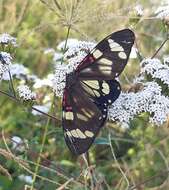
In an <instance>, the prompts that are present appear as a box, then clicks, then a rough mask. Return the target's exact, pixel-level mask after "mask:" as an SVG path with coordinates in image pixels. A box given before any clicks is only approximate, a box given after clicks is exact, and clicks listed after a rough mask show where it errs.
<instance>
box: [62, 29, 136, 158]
mask: <svg viewBox="0 0 169 190" xmlns="http://www.w3.org/2000/svg"><path fill="white" fill-rule="evenodd" d="M134 40H135V35H134V33H133V32H132V31H131V30H130V29H124V30H120V31H117V32H114V33H112V34H110V35H109V36H107V37H106V38H104V39H103V40H102V41H100V42H99V43H98V44H97V45H96V47H95V48H94V49H93V50H92V51H91V52H90V53H89V54H88V55H87V56H86V57H85V58H84V59H83V60H82V62H81V63H79V65H78V67H77V68H76V69H75V71H73V72H71V73H69V74H67V76H66V86H65V89H64V93H63V100H62V126H63V131H64V137H65V141H66V144H67V146H68V148H69V149H70V151H71V152H72V153H73V154H76V155H80V154H82V153H85V152H86V151H88V149H89V148H90V146H91V145H92V143H93V141H94V140H95V138H96V136H97V134H98V133H99V131H100V129H101V128H102V127H103V126H104V123H105V121H106V118H107V112H108V106H109V105H111V104H112V103H113V102H114V101H115V100H116V99H117V98H118V97H119V95H120V92H121V87H120V84H119V82H118V81H117V80H115V78H116V77H118V76H119V75H120V73H121V72H122V71H123V69H124V67H125V65H126V64H127V61H128V59H129V55H130V52H131V48H132V46H133V44H134Z"/></svg>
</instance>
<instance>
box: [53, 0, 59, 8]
mask: <svg viewBox="0 0 169 190" xmlns="http://www.w3.org/2000/svg"><path fill="white" fill-rule="evenodd" d="M53 1H54V3H55V5H56V7H57V8H58V9H59V10H61V7H60V5H59V3H58V2H57V0H53Z"/></svg>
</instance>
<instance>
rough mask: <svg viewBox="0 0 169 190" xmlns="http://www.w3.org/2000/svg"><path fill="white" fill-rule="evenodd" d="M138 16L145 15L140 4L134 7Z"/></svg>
mask: <svg viewBox="0 0 169 190" xmlns="http://www.w3.org/2000/svg"><path fill="white" fill-rule="evenodd" d="M134 9H135V11H136V14H137V16H142V15H143V6H142V5H140V4H138V5H136V6H135V7H134Z"/></svg>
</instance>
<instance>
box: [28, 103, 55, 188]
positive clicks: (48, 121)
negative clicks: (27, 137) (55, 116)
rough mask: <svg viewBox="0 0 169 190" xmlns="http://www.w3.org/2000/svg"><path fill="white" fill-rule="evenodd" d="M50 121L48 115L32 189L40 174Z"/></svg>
mask: <svg viewBox="0 0 169 190" xmlns="http://www.w3.org/2000/svg"><path fill="white" fill-rule="evenodd" d="M52 105H53V104H52ZM51 109H52V106H51ZM49 123H50V118H49V117H48V120H47V123H46V125H45V131H44V134H43V138H42V145H41V149H40V152H39V156H38V159H37V162H36V167H35V172H34V175H33V182H32V185H31V189H30V190H33V189H34V185H35V181H36V177H37V175H38V171H39V166H40V162H41V154H42V152H43V149H44V145H45V141H46V136H47V132H48V127H49Z"/></svg>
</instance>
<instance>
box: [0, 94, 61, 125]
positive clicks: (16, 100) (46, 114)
mask: <svg viewBox="0 0 169 190" xmlns="http://www.w3.org/2000/svg"><path fill="white" fill-rule="evenodd" d="M0 93H1V94H3V95H5V96H7V97H9V98H10V99H11V100H13V101H15V102H16V103H18V104H20V105H22V103H21V102H20V101H19V99H17V98H15V97H14V96H12V95H10V94H8V93H6V92H4V91H2V90H0ZM31 109H32V110H34V111H37V112H39V113H41V114H43V115H45V116H47V117H50V118H51V119H54V120H55V121H58V122H60V121H61V120H60V119H58V118H56V117H55V116H52V115H50V114H48V113H45V112H43V111H41V110H39V109H37V108H35V107H33V106H31Z"/></svg>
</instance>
